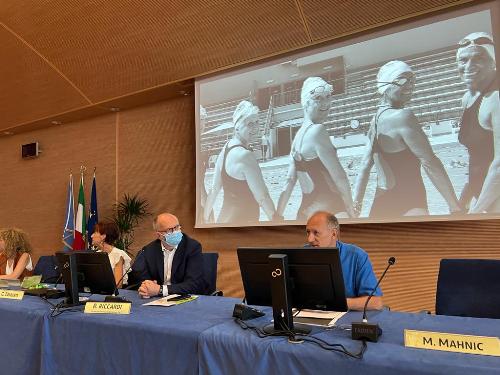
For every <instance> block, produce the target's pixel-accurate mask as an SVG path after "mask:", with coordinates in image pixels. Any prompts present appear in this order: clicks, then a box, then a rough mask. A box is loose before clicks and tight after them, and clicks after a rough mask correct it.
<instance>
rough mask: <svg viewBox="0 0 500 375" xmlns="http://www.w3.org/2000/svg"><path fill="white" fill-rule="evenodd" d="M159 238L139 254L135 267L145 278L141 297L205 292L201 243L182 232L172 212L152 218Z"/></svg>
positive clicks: (140, 291)
mask: <svg viewBox="0 0 500 375" xmlns="http://www.w3.org/2000/svg"><path fill="white" fill-rule="evenodd" d="M153 227H154V230H155V231H156V235H157V237H158V238H157V239H156V240H154V241H153V242H151V243H149V244H148V245H146V246H145V247H144V248H143V249H142V250H141V251H142V253H141V254H139V256H138V257H137V261H136V263H135V264H134V271H135V272H136V273H138V274H140V279H141V281H142V283H141V286H140V287H139V294H140V295H141V296H142V297H146V298H147V297H152V296H167V295H169V294H174V293H176V294H186V293H193V294H203V293H204V292H205V289H206V285H205V281H204V278H203V258H202V254H201V244H200V243H199V242H198V241H196V240H194V239H192V238H190V237H188V236H187V235H186V234H185V233H182V232H181V226H180V225H179V220H178V219H177V217H175V216H174V215H172V214H169V213H163V214H160V215H158V216H157V217H156V218H155V219H154V222H153Z"/></svg>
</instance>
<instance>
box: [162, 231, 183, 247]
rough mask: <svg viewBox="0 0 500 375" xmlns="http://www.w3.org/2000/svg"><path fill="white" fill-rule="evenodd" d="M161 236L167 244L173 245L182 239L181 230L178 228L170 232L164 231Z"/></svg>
mask: <svg viewBox="0 0 500 375" xmlns="http://www.w3.org/2000/svg"><path fill="white" fill-rule="evenodd" d="M163 238H164V239H165V243H166V244H167V245H169V246H172V247H175V246H177V245H178V244H180V243H181V241H182V232H181V231H180V230H177V231H175V232H172V233H165V234H164V235H163Z"/></svg>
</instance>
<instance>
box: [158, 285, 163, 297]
mask: <svg viewBox="0 0 500 375" xmlns="http://www.w3.org/2000/svg"><path fill="white" fill-rule="evenodd" d="M158 295H159V296H163V285H160V291H159V292H158Z"/></svg>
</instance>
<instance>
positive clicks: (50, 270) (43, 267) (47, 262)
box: [33, 255, 61, 283]
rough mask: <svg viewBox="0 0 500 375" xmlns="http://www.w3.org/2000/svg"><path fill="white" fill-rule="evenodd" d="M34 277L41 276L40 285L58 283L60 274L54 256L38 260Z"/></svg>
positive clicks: (45, 256) (46, 256) (42, 257)
mask: <svg viewBox="0 0 500 375" xmlns="http://www.w3.org/2000/svg"><path fill="white" fill-rule="evenodd" d="M33 274H34V275H42V283H57V282H58V281H60V276H61V272H60V271H59V264H58V263H57V259H56V257H55V256H54V255H43V256H41V257H40V258H39V259H38V262H37V263H36V266H35V269H34V270H33Z"/></svg>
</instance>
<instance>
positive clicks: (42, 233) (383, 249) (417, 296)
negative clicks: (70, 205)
mask: <svg viewBox="0 0 500 375" xmlns="http://www.w3.org/2000/svg"><path fill="white" fill-rule="evenodd" d="M193 138H194V100H193V98H192V97H183V98H180V99H175V100H170V101H166V102H163V103H158V104H154V105H149V106H145V107H140V108H136V109H132V110H128V111H124V112H120V113H117V114H111V115H107V116H102V117H96V118H92V119H88V120H85V121H80V122H76V123H73V124H67V125H63V126H55V127H51V128H47V129H43V130H39V131H36V132H30V133H22V134H19V135H13V136H11V137H4V138H1V139H0V160H2V163H1V166H0V178H1V181H2V183H1V184H0V209H1V215H0V226H1V227H6V226H18V227H21V228H23V229H25V230H26V231H27V232H29V234H30V236H31V238H32V241H33V244H34V247H35V257H34V258H35V259H37V258H38V256H40V255H45V254H51V253H52V252H54V251H55V250H59V249H60V248H61V235H62V228H63V225H64V209H65V208H64V207H65V203H66V202H65V200H66V188H67V181H68V174H69V171H70V170H72V171H73V173H74V175H75V194H76V192H77V188H78V170H79V166H80V165H81V164H83V165H85V166H86V167H87V172H86V179H85V182H86V194H87V202H88V198H89V197H88V194H89V186H90V183H91V177H92V170H93V168H94V166H95V167H97V186H98V202H99V214H100V218H101V219H104V218H106V217H109V216H110V215H111V213H112V206H113V203H114V202H115V199H116V198H117V197H120V196H122V195H123V194H124V193H132V194H133V193H139V194H140V195H141V196H142V197H144V198H146V199H147V200H148V202H149V204H150V211H151V212H154V213H156V212H161V211H170V212H173V213H175V214H177V215H178V217H179V220H180V221H181V224H182V226H183V229H184V231H185V232H186V233H188V234H189V235H191V236H193V237H195V238H196V239H198V240H199V241H200V242H201V243H202V244H203V248H204V251H217V252H219V254H220V259H219V274H218V287H219V288H220V289H222V290H223V291H224V293H225V295H227V296H238V297H241V296H242V295H243V291H242V285H241V281H240V274H239V268H238V262H237V258H236V248H237V247H238V246H279V245H283V246H297V245H301V244H303V243H304V242H305V236H304V228H303V227H298V226H284V227H251V228H218V229H194V215H195V153H194V143H193ZM32 141H38V142H39V143H40V147H41V149H42V153H41V155H40V157H39V158H36V159H32V160H22V159H21V156H20V146H21V144H23V143H27V142H32ZM499 225H500V222H499V221H498V220H487V221H460V222H428V223H394V224H364V225H344V226H343V227H342V228H341V238H342V239H343V240H344V241H347V242H354V243H356V244H358V245H360V246H361V247H363V248H364V249H366V250H367V251H368V253H369V254H370V256H371V258H372V261H373V264H374V267H375V271H376V273H377V275H380V274H381V272H382V271H383V269H384V267H385V265H386V261H387V259H388V257H390V256H395V257H396V258H397V262H396V265H395V266H394V267H393V269H392V270H391V271H390V273H389V274H388V276H387V278H386V279H385V280H384V282H383V290H384V292H385V295H386V303H387V304H388V305H389V306H391V308H392V309H394V310H403V311H418V310H420V309H431V310H432V309H433V308H434V298H435V284H436V278H437V270H438V267H439V260H440V259H441V258H446V257H471V258H500V257H499V254H500V245H499V244H500V234H499V230H498V227H499ZM153 236H154V233H153V232H152V227H151V220H150V219H146V220H145V221H144V222H142V223H141V226H140V227H139V229H138V230H137V234H136V239H135V243H134V245H133V250H134V251H137V250H138V249H139V248H140V247H141V246H142V245H144V244H145V243H147V242H148V241H150V240H151V239H152V238H153Z"/></svg>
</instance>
